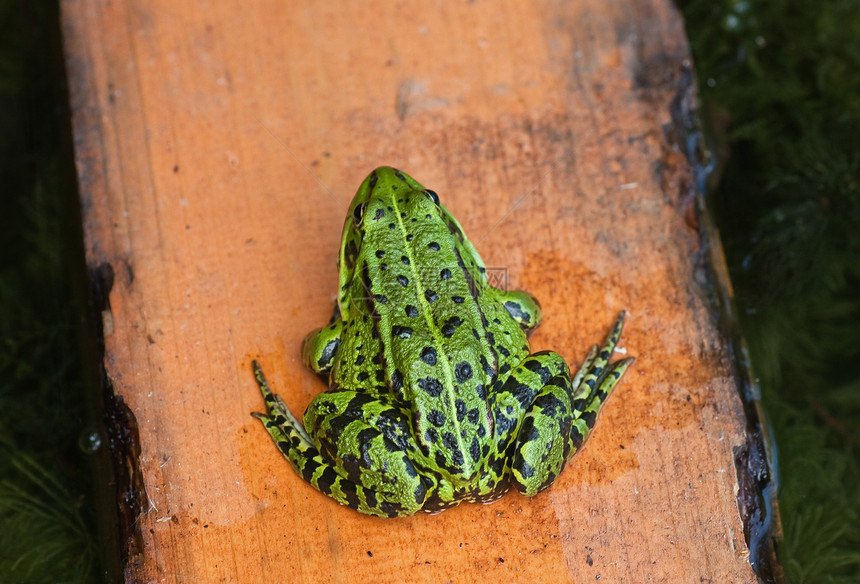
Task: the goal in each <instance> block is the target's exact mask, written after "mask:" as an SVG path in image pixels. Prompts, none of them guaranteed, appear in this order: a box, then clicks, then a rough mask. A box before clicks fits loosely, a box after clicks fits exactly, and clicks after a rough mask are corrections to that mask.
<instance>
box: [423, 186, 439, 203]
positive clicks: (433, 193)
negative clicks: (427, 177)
mask: <svg viewBox="0 0 860 584" xmlns="http://www.w3.org/2000/svg"><path fill="white" fill-rule="evenodd" d="M424 193H425V194H426V195H427V196H428V197H430V200H431V201H433V203H434V204H435V205H438V204H439V195H437V194H436V191H431V190H430V189H425V190H424Z"/></svg>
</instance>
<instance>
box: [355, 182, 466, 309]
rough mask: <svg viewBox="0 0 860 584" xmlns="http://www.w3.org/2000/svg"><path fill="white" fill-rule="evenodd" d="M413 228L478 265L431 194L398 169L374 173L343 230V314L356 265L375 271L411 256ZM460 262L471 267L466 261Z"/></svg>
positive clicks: (357, 196)
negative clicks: (442, 237) (442, 236)
mask: <svg viewBox="0 0 860 584" xmlns="http://www.w3.org/2000/svg"><path fill="white" fill-rule="evenodd" d="M416 224H417V225H418V227H417V228H416V229H418V230H421V231H423V232H425V233H427V232H429V231H435V230H438V231H439V232H440V233H446V234H450V236H452V237H454V238H455V239H456V243H455V244H454V246H455V247H457V248H458V249H459V252H460V253H461V255H464V256H473V259H475V260H477V262H474V261H473V262H471V264H472V265H477V264H480V258H479V257H478V255H477V252H475V251H474V248H473V247H472V245H471V244H470V243H469V242H468V240H466V238H465V236H464V235H463V230H462V228H461V227H460V224H459V223H458V222H457V220H456V219H454V217H453V216H452V215H451V214H450V213H449V212H448V211H447V210H446V209H445V208H444V207H443V206H442V205H441V204H440V203H439V197H438V196H437V195H436V193H435V192H433V191H431V190H428V189H425V188H424V187H423V186H422V185H421V183H419V182H418V181H416V180H415V179H413V178H412V177H411V176H409V175H408V174H406V173H404V172H401V171H399V170H397V169H394V168H390V167H385V166H384V167H380V168H377V169H376V170H374V171H373V172H371V173H370V175H368V177H367V178H366V179H364V182H363V183H361V186H360V187H359V188H358V191H357V192H356V194H355V197H353V199H352V203H350V205H349V210H348V212H347V215H346V220H345V222H344V225H343V237H342V239H341V248H340V258H339V260H338V271H339V273H340V294H339V305H340V309H341V314H344V315H346V314H348V300H349V298H348V297H349V295H350V294H351V291H350V290H351V288H352V284H353V281H354V278H355V277H356V272H357V270H358V269H359V267H360V265H363V264H364V263H365V262H366V263H368V264H369V265H371V266H374V265H376V266H378V265H381V264H383V263H386V262H389V261H400V258H401V256H404V255H409V254H408V253H407V252H406V251H405V248H406V247H408V246H410V245H411V243H410V242H411V239H412V235H409V234H408V232H409V230H410V227H409V226H410V225H416ZM404 231H405V232H407V234H404ZM418 259H419V260H420V258H418ZM464 259H466V260H467V263H469V262H468V259H469V258H465V257H464Z"/></svg>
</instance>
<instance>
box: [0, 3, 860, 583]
mask: <svg viewBox="0 0 860 584" xmlns="http://www.w3.org/2000/svg"><path fill="white" fill-rule="evenodd" d="M679 4H680V7H681V9H682V10H683V12H684V16H685V18H686V22H687V32H688V36H689V38H690V42H691V46H692V50H693V53H694V59H695V63H696V67H697V70H698V74H699V80H700V88H701V96H702V99H703V106H704V107H703V110H702V114H703V115H702V117H703V118H704V120H705V124H706V126H709V127H710V130H711V132H710V135H711V137H712V139H713V142H714V147H715V151H716V152H718V154H719V155H720V160H721V163H724V166H721V168H720V171H719V173H718V175H719V182H718V183H717V184H714V185H712V187H713V188H712V189H711V192H709V193H708V199H709V202H710V205H711V208H712V212H713V214H714V217H715V219H716V221H717V224H718V226H719V228H720V230H721V233H722V236H723V239H724V245H725V248H726V253H727V258H728V262H729V267H730V271H731V275H732V279H733V283H734V286H735V290H736V299H737V303H738V307H739V308H740V313H741V315H742V319H743V322H742V325H743V328H744V330H745V333H746V336H747V340H748V342H749V345H750V351H751V356H752V360H753V364H754V367H755V369H756V372H757V374H758V376H759V378H760V380H761V386H762V393H763V399H764V403H765V407H766V410H767V412H768V415H769V418H770V421H771V423H772V426H773V432H774V435H775V437H776V445H777V448H778V454H779V468H778V470H779V479H780V489H779V504H780V510H781V514H782V520H783V527H784V532H785V540H784V542H783V544H782V548H781V551H782V561H783V563H784V565H785V569H786V573H787V576H788V577H789V580H790V581H791V582H794V583H798V584H799V583H849V582H853V583H860V521H858V519H860V517H858V510H860V488H858V484H860V444H858V439H860V326H858V324H860V172H858V171H860V74H858V73H860V2H858V1H855V0H821V1H819V2H810V1H808V0H758V1H738V0H734V1H730V0H711V1H705V0H685V1H681V2H679ZM59 59H60V52H59V31H58V28H57V7H56V6H55V5H54V3H51V2H47V1H46V0H38V1H36V0H34V1H31V2H20V1H16V0H0V185H2V195H3V196H0V582H9V583H16V582H27V583H39V582H92V581H96V580H98V578H99V568H98V565H97V561H96V558H97V550H96V546H95V544H94V536H93V535H91V534H92V529H91V523H92V522H91V517H90V513H89V510H90V509H92V508H93V507H94V505H95V504H96V503H94V502H93V501H88V500H87V493H88V487H87V479H88V476H87V473H86V470H85V465H86V461H85V455H84V454H82V453H81V451H80V450H79V449H78V448H77V442H78V436H79V435H80V433H81V432H82V429H83V427H84V421H83V413H82V411H81V405H80V404H81V402H82V400H81V399H80V397H79V396H80V395H81V391H82V388H81V385H82V382H81V381H80V380H81V371H80V367H79V361H80V358H79V354H78V351H77V349H76V347H75V344H76V342H77V340H76V336H75V327H76V326H77V319H78V318H79V315H80V314H81V309H80V307H77V306H75V305H74V303H73V300H72V298H73V294H72V284H71V282H72V281H73V279H72V277H71V270H72V269H74V268H77V267H78V266H80V265H81V258H79V257H71V256H70V255H69V252H67V251H65V250H67V249H69V248H70V247H71V249H72V250H73V251H74V250H75V249H77V248H76V247H75V246H69V245H68V241H69V238H73V237H76V235H75V231H74V230H69V229H68V227H69V226H68V223H67V222H68V221H69V220H70V219H72V220H74V219H75V216H74V213H71V214H70V213H69V209H70V208H72V207H70V206H69V201H70V200H71V199H70V197H71V196H73V193H74V191H73V190H71V189H73V185H68V184H65V183H64V182H63V180H62V179H61V176H62V175H63V173H62V172H61V171H60V170H61V167H62V164H68V163H69V161H68V160H65V159H64V155H65V154H66V153H65V152H63V151H62V149H61V146H60V145H61V144H62V143H63V133H64V132H65V131H66V128H65V123H66V122H65V121H66V120H67V119H68V112H67V111H66V97H65V95H64V92H63V89H62V76H61V67H60V60H59ZM71 201H72V204H74V201H73V200H71ZM72 255H73V254H72Z"/></svg>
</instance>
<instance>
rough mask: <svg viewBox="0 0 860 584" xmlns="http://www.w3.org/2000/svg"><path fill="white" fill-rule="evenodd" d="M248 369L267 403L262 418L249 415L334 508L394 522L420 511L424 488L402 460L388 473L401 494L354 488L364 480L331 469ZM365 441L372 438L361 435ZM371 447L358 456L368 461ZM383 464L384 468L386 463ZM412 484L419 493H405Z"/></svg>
mask: <svg viewBox="0 0 860 584" xmlns="http://www.w3.org/2000/svg"><path fill="white" fill-rule="evenodd" d="M252 366H253V369H254V376H255V377H256V379H257V384H258V385H259V386H260V392H261V393H262V394H263V399H264V400H265V402H266V412H267V413H266V414H260V413H257V412H255V413H253V414H252V415H253V416H254V417H255V418H257V419H259V420H260V421H261V422H262V423H263V426H264V427H265V429H266V431H267V432H268V433H269V436H271V437H272V440H274V442H275V445H276V446H277V447H278V449H279V450H280V451H281V453H282V454H283V455H284V458H286V459H287V461H288V462H289V463H290V465H291V466H292V467H293V469H294V470H295V471H296V473H297V474H298V475H299V476H301V477H302V478H303V479H304V480H305V481H307V482H308V483H310V484H311V486H312V487H314V488H315V489H317V490H318V491H320V492H321V493H323V494H325V495H328V496H329V497H331V498H332V499H334V500H335V501H337V502H338V503H340V504H342V505H346V506H347V507H350V508H352V509H355V510H357V511H359V512H361V513H366V514H368V515H377V516H381V517H395V516H399V515H411V514H412V513H415V512H416V511H418V510H419V509H420V507H421V503H423V501H424V498H425V494H426V488H425V487H424V483H423V482H421V481H420V479H418V478H417V474H416V473H415V470H414V468H413V467H412V466H411V463H409V461H408V460H407V459H406V457H405V456H404V457H402V458H401V459H399V460H397V459H394V458H393V459H392V462H393V464H392V466H393V467H396V468H392V469H391V470H390V471H389V474H391V475H396V474H398V470H399V471H400V472H399V476H398V478H400V479H401V480H400V481H399V482H400V488H399V489H388V490H384V489H379V488H377V486H376V485H372V484H371V485H365V484H362V483H361V482H358V481H357V480H355V479H358V478H366V477H364V476H363V475H356V476H350V474H349V472H348V471H347V469H346V468H345V466H344V462H343V461H342V460H341V461H339V463H335V462H334V460H333V459H331V458H329V453H328V452H320V450H319V449H318V448H317V447H316V445H315V443H314V441H313V440H312V439H311V437H310V436H309V435H308V433H307V431H306V430H305V428H304V426H303V425H302V424H301V423H300V422H299V421H298V420H297V419H296V417H295V416H294V415H293V414H292V412H290V410H289V408H288V407H287V406H286V404H285V403H284V401H283V400H282V399H281V398H280V397H279V396H278V395H276V394H275V393H273V392H272V391H271V389H270V388H269V384H268V383H267V382H266V378H265V376H264V375H263V372H262V370H261V369H260V366H259V365H258V364H257V362H256V361H254V362H253V364H252ZM321 395H326V394H321ZM315 403H316V402H315ZM363 438H365V439H370V438H371V437H369V436H368V434H367V433H365V434H364V436H363ZM372 442H373V441H372V439H370V440H369V442H368V443H367V444H368V447H366V448H362V453H363V454H365V455H366V456H367V455H369V450H372V448H371V447H370V445H371V444H372ZM389 456H390V455H389ZM385 464H386V465H387V464H388V461H386V462H385ZM395 480H396V479H395ZM410 481H411V482H417V483H418V487H419V488H417V489H415V490H413V491H412V492H406V489H405V486H406V483H407V482H410ZM417 499H420V500H417Z"/></svg>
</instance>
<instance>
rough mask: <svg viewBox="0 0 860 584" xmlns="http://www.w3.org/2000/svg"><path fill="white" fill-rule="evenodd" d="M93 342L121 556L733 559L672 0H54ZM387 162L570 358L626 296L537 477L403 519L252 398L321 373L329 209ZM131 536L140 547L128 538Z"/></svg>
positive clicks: (164, 565) (376, 573)
mask: <svg viewBox="0 0 860 584" xmlns="http://www.w3.org/2000/svg"><path fill="white" fill-rule="evenodd" d="M61 4H62V15H63V27H64V37H65V43H66V45H65V46H66V55H67V63H68V71H69V78H70V85H71V98H72V108H73V116H74V118H73V123H74V131H75V145H76V158H77V165H78V173H79V181H80V190H81V197H82V204H83V209H84V221H85V233H86V249H87V261H88V264H89V265H90V266H91V267H93V268H94V269H95V267H96V266H105V265H109V266H110V267H111V268H112V270H113V274H114V282H113V287H112V289H111V291H110V296H109V312H106V314H105V316H106V321H105V322H106V323H108V324H109V326H106V328H105V359H104V367H105V369H106V372H107V377H108V379H109V380H110V382H111V384H112V388H113V391H114V392H115V393H116V394H117V395H118V396H120V397H121V398H122V400H123V401H124V403H125V404H126V405H127V406H128V408H129V410H130V412H131V413H132V414H133V417H134V420H135V421H136V424H137V429H138V436H139V448H140V456H139V458H138V459H137V460H131V461H130V468H129V469H127V470H128V471H129V472H132V471H134V472H138V473H139V476H140V477H141V478H142V481H143V485H144V487H145V498H146V506H145V508H144V509H142V514H141V515H140V517H139V518H138V519H137V522H136V523H135V524H134V525H133V526H132V529H133V530H134V538H133V539H135V540H136V541H137V543H136V544H133V542H132V541H131V539H130V540H129V541H128V542H126V543H125V544H124V545H126V546H127V549H128V550H130V552H131V555H129V557H128V558H127V560H126V564H125V578H126V581H128V582H276V581H290V582H456V583H462V582H490V581H495V582H594V581H595V580H597V579H599V580H600V581H601V582H719V583H727V582H755V581H756V577H755V575H754V574H753V572H752V570H751V568H750V564H749V562H748V559H747V555H748V549H747V544H746V543H745V541H744V535H743V525H742V522H741V519H740V515H739V512H738V503H737V497H736V489H737V477H736V474H735V472H736V471H735V464H734V460H733V448H735V447H738V446H740V445H742V444H743V443H744V436H745V434H744V431H745V430H744V425H745V420H744V415H743V410H742V407H741V404H740V400H739V398H738V395H737V390H736V380H735V379H734V378H733V377H732V373H731V368H730V364H729V355H728V352H727V351H726V348H725V343H724V341H723V339H722V337H720V335H719V334H718V333H717V331H716V329H715V326H714V323H713V321H712V318H711V316H710V313H709V307H708V305H707V302H706V299H705V296H704V294H703V292H702V290H701V288H700V282H699V279H698V278H697V273H696V271H695V261H696V254H697V253H699V252H700V250H699V244H698V241H699V239H698V233H697V232H696V230H695V227H694V226H691V225H690V224H689V223H688V222H687V221H685V216H686V214H687V211H688V209H687V208H686V207H685V204H686V201H687V197H688V195H689V194H690V192H691V191H690V189H691V181H692V178H691V176H692V175H691V169H690V167H689V164H688V162H687V161H686V159H684V157H683V156H682V155H681V154H680V153H679V152H678V149H677V148H676V147H675V145H674V144H672V143H671V141H670V140H669V139H668V138H667V133H666V128H667V127H669V126H671V125H672V120H671V117H670V109H669V104H670V102H671V100H672V98H673V97H674V96H675V94H676V92H678V91H679V71H680V70H681V68H682V66H684V64H685V62H686V61H687V60H688V59H689V53H688V47H687V45H686V41H685V37H684V32H683V28H682V23H681V20H680V16H679V14H678V13H677V12H676V11H675V10H674V8H673V7H672V5H671V3H670V2H669V1H668V0H641V1H636V2H625V1H621V0H611V1H608V2H599V1H597V0H591V1H587V0H582V1H576V2H554V1H545V2H540V1H538V2H518V1H515V0H507V1H500V2H449V3H445V4H442V3H440V4H439V5H435V6H434V5H433V3H418V2H398V3H384V2H370V1H367V2H346V1H337V2H325V3H324V2H316V3H313V2H278V1H274V0H253V1H251V2H245V3H239V2H229V1H225V2H202V1H201V2H183V1H177V0H171V1H166V0H153V1H150V2H144V1H143V0H63V1H62V2H61ZM382 164H388V165H393V166H397V167H399V168H402V169H403V170H405V171H407V172H409V173H410V174H412V175H413V176H414V177H415V178H416V179H417V180H419V181H421V182H423V183H424V184H425V185H426V186H428V187H429V188H432V189H434V190H436V191H437V192H438V193H439V194H440V196H441V198H442V200H443V202H444V203H445V204H446V206H447V207H448V208H449V209H450V210H451V211H452V212H453V213H454V215H455V216H456V217H458V218H459V220H460V222H461V223H462V224H463V227H464V228H465V230H466V232H467V233H468V234H469V236H470V238H471V239H472V241H473V242H474V243H475V244H476V246H477V248H478V250H479V251H480V252H481V253H482V255H483V257H484V259H485V260H486V262H487V264H488V265H489V266H490V267H492V268H494V269H495V270H496V271H495V273H496V274H497V275H500V277H505V278H507V283H508V284H509V285H510V286H513V287H517V288H524V289H527V290H529V291H531V292H533V293H534V294H535V295H536V296H537V297H538V298H539V299H540V301H541V303H542V305H543V308H544V311H545V314H546V319H545V321H544V323H543V325H542V326H541V328H540V330H539V331H538V332H537V333H536V334H535V335H534V336H533V337H532V347H533V349H535V350H540V349H550V348H552V349H555V350H558V351H559V352H560V353H561V354H562V355H564V356H565V357H566V358H567V359H568V360H570V361H571V362H573V363H578V362H579V361H580V360H581V359H582V357H583V356H584V353H585V350H586V348H587V347H588V346H589V345H590V344H591V343H593V342H596V341H597V340H599V339H600V338H602V335H603V334H604V332H605V331H606V329H607V327H608V326H609V325H610V323H611V322H612V319H613V317H614V315H615V314H616V313H617V311H618V310H620V309H622V308H624V309H627V310H628V311H629V318H628V325H627V329H626V330H625V334H624V338H623V340H622V345H623V346H624V347H626V349H627V351H628V353H629V354H633V355H636V356H637V358H638V360H637V362H636V364H635V365H634V367H633V369H632V370H631V372H630V373H628V375H627V376H626V378H625V379H624V380H623V382H622V383H621V385H620V387H619V389H618V390H617V392H616V394H615V395H613V397H612V398H611V400H610V401H609V404H608V406H607V408H606V409H605V411H604V413H603V415H602V417H601V420H600V422H599V423H598V426H597V430H596V432H595V433H594V435H593V437H592V439H591V440H590V442H589V443H588V445H587V447H586V448H585V449H584V451H583V452H581V453H580V454H579V455H578V456H577V457H576V458H575V459H574V460H573V461H572V462H571V463H570V464H569V465H568V467H567V468H566V470H565V472H564V473H563V475H562V476H561V477H560V479H559V480H558V482H557V483H556V484H555V486H553V488H551V489H550V490H549V491H547V492H545V493H544V494H542V495H540V496H538V497H535V498H532V499H527V498H524V497H521V496H519V495H517V494H509V495H507V496H506V497H504V498H503V499H502V500H500V501H498V502H496V503H494V504H492V505H486V506H478V505H468V504H466V505H461V506H460V507H458V508H455V509H453V510H450V511H447V512H445V513H442V514H439V515H434V516H427V515H421V516H416V517H411V518H404V519H387V520H386V519H376V518H369V517H363V516H360V515H358V514H357V513H355V512H353V511H351V510H349V509H346V508H342V507H339V506H338V505H336V504H334V503H333V502H331V501H330V500H328V499H326V498H325V497H323V496H322V495H320V494H319V493H317V492H315V491H314V490H313V489H312V488H311V487H310V486H308V485H307V484H305V483H303V482H302V481H301V480H300V479H299V478H298V477H297V476H296V475H295V474H294V473H293V471H292V470H291V469H290V468H289V466H288V465H287V463H286V462H285V461H284V460H283V459H282V458H281V456H280V454H279V453H278V451H277V450H276V449H275V447H274V446H273V445H272V443H271V441H270V440H269V438H268V436H267V435H266V433H265V432H264V430H263V428H262V427H261V425H260V424H259V423H258V422H257V421H256V420H254V419H253V418H252V417H251V416H250V412H252V411H259V410H261V409H262V407H263V404H262V400H261V398H260V395H259V393H258V391H257V388H256V386H255V384H254V380H253V377H252V375H251V370H250V362H251V360H252V359H258V360H260V361H261V363H262V364H263V365H264V367H265V369H266V371H267V373H268V375H269V379H270V381H271V382H272V384H273V386H274V387H275V388H276V390H277V391H279V393H280V394H281V395H282V396H283V397H284V398H285V400H286V401H287V403H288V405H289V406H290V407H291V408H292V409H293V410H294V411H297V412H301V411H303V410H304V408H305V406H306V405H307V404H308V403H309V401H310V400H311V399H312V397H313V396H314V395H315V394H316V393H318V392H320V391H321V390H323V384H322V383H321V382H320V380H319V379H317V378H316V377H315V376H314V375H312V374H311V373H310V372H309V371H307V370H305V369H304V368H303V367H302V365H301V362H300V355H299V350H300V343H301V340H302V338H303V337H304V335H305V334H306V333H307V332H308V331H309V330H311V329H313V328H315V327H318V326H321V325H322V324H323V323H325V322H326V321H327V319H328V317H329V315H330V313H331V306H332V302H333V300H334V297H335V289H336V286H337V274H336V271H335V261H336V255H337V250H338V243H339V237H340V231H341V226H342V222H343V217H344V213H345V210H346V206H347V204H348V202H349V200H350V198H351V197H352V194H353V193H354V191H355V189H356V188H357V187H358V185H359V183H360V182H361V180H362V179H363V178H364V176H365V175H366V174H367V173H368V172H369V171H370V170H372V169H373V168H374V167H376V166H379V165H382ZM135 546H137V547H135Z"/></svg>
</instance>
